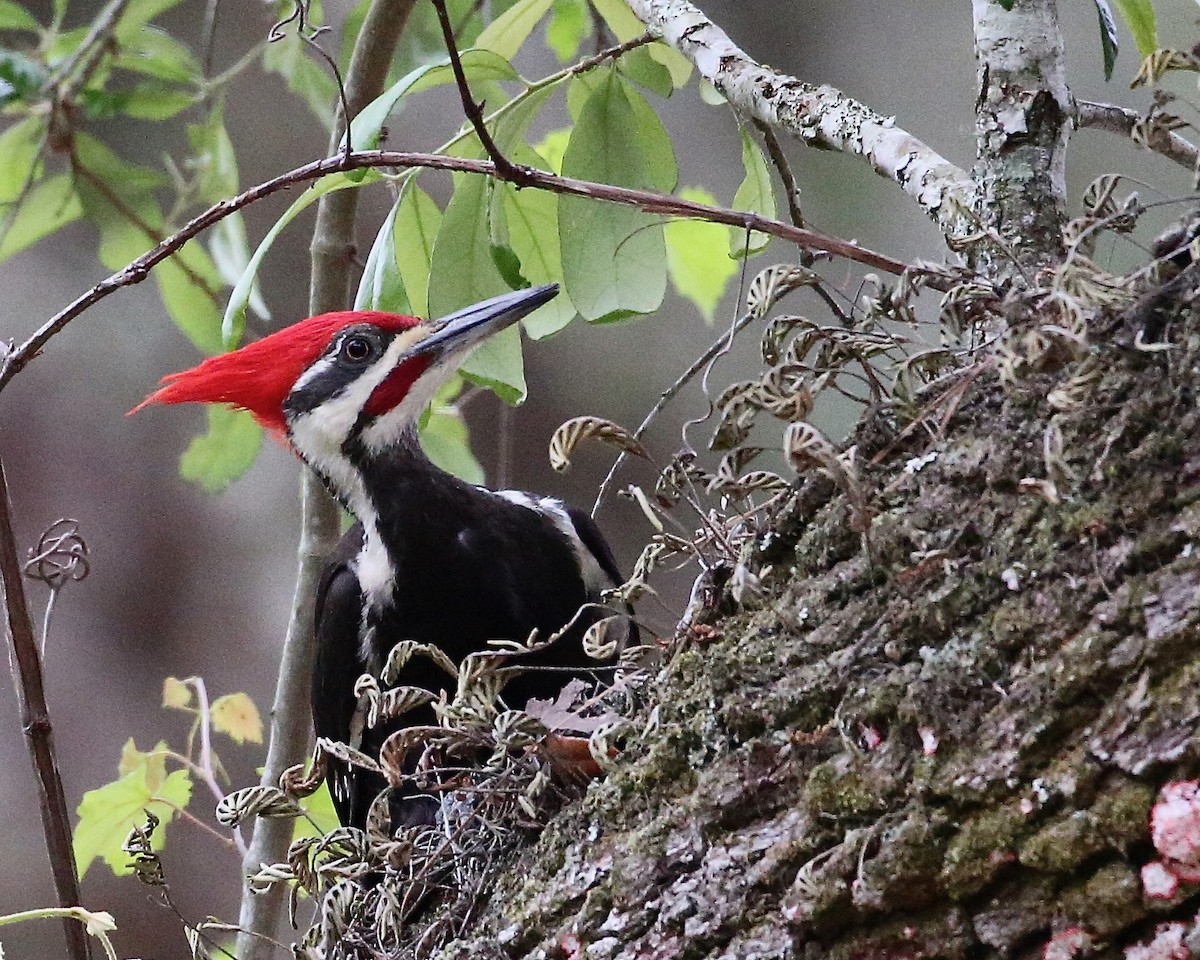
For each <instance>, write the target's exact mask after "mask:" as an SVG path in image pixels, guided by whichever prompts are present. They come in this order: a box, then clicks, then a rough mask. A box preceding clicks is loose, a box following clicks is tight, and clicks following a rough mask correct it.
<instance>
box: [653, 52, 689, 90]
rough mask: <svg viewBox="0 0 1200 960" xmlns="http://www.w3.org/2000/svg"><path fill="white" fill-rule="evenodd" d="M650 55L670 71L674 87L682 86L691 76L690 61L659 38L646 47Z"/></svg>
mask: <svg viewBox="0 0 1200 960" xmlns="http://www.w3.org/2000/svg"><path fill="white" fill-rule="evenodd" d="M646 49H647V50H648V51H650V56H651V57H653V58H654V59H655V60H657V61H658V62H659V63H661V64H662V65H663V66H664V67H666V68H667V70H668V71H670V74H671V81H672V82H673V83H674V84H675V86H676V88H679V87H682V86H684V85H685V84H686V83H687V82H688V80H690V79H691V76H692V61H691V60H689V59H688V58H687V57H685V56H684V55H683V54H682V53H680V52H679V51H678V50H676V49H675V48H674V47H668V46H667V45H666V44H665V43H663V42H662V41H661V40H655V41H654V42H653V43H652V44H650V45H649V46H648V47H646Z"/></svg>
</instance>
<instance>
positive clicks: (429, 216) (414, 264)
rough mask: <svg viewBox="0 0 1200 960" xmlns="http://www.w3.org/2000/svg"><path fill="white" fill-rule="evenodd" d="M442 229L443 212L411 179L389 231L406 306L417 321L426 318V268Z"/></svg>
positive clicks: (430, 260)
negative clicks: (405, 292)
mask: <svg viewBox="0 0 1200 960" xmlns="http://www.w3.org/2000/svg"><path fill="white" fill-rule="evenodd" d="M441 225H442V211H441V210H440V209H438V205H437V204H436V203H434V201H433V198H432V197H431V196H429V194H427V193H426V192H425V191H424V190H422V189H421V188H420V187H418V186H417V181H416V179H415V178H414V179H411V180H409V181H408V183H406V184H405V185H404V189H403V190H402V191H401V192H400V201H399V204H398V206H397V209H396V227H395V229H394V230H393V231H392V240H393V243H394V250H393V255H394V256H395V258H396V267H397V269H399V271H400V278H401V280H402V281H403V283H404V289H405V290H406V291H408V302H409V303H410V304H411V305H412V311H413V313H414V314H416V315H417V316H418V317H427V316H428V315H429V265H430V263H431V262H432V259H433V244H434V241H435V240H436V239H437V235H438V229H439V228H440V227H441Z"/></svg>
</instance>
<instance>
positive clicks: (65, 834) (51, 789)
mask: <svg viewBox="0 0 1200 960" xmlns="http://www.w3.org/2000/svg"><path fill="white" fill-rule="evenodd" d="M0 579H2V581H3V585H4V604H5V620H6V623H7V626H8V636H9V640H10V642H11V643H12V652H13V656H14V658H15V659H16V663H17V670H16V675H15V676H14V677H13V681H14V683H15V685H16V688H17V700H18V701H19V702H20V704H21V728H22V729H23V730H24V731H25V742H26V744H27V745H28V747H29V759H30V760H32V761H33V773H34V776H35V777H36V778H37V785H38V799H39V803H38V808H39V809H40V810H41V813H42V831H43V833H44V834H45V836H46V852H47V853H48V854H49V855H50V869H51V871H52V872H53V874H54V887H55V890H56V891H57V893H58V902H59V905H60V906H61V907H63V908H64V909H72V908H78V907H80V906H82V901H81V900H80V897H79V881H78V879H77V877H78V871H77V870H76V868H75V852H74V849H73V848H72V846H71V820H70V817H69V816H68V814H67V798H66V795H65V794H64V793H63V785H62V778H61V777H59V775H58V761H57V760H56V759H55V755H54V730H53V728H52V727H51V725H50V710H49V708H48V707H47V706H46V690H45V686H44V684H43V682H42V661H41V658H40V657H39V656H38V646H37V640H36V639H35V637H34V632H33V623H32V622H31V620H30V619H29V607H28V605H27V604H26V601H25V586H24V584H23V583H22V582H21V562H20V560H19V559H18V556H17V542H16V538H15V536H14V534H13V525H12V504H11V503H10V502H9V499H8V481H7V480H6V478H5V476H4V464H3V463H0ZM63 930H64V932H65V933H66V935H67V945H68V946H69V947H70V950H71V956H72V957H73V958H75V960H88V956H89V954H90V950H89V948H88V939H87V935H86V933H85V932H84V929H83V927H81V926H80V925H79V924H78V923H75V922H73V921H72V920H70V919H64V920H63Z"/></svg>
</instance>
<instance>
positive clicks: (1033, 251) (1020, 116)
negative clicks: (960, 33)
mask: <svg viewBox="0 0 1200 960" xmlns="http://www.w3.org/2000/svg"><path fill="white" fill-rule="evenodd" d="M972 10H973V12H974V25H975V59H976V63H977V64H978V70H979V95H978V100H977V101H976V105H975V107H976V114H975V134H976V164H975V169H974V171H973V176H974V180H975V188H976V205H975V211H976V213H977V214H978V216H979V220H980V224H981V226H982V227H984V228H985V229H986V230H988V231H990V232H992V233H993V234H994V236H995V237H996V238H997V239H998V241H999V242H998V243H993V242H984V243H981V244H979V245H978V246H977V247H975V249H974V254H973V260H974V265H975V266H977V267H979V268H980V269H982V270H983V272H984V273H985V274H987V275H989V276H992V277H995V278H997V279H999V280H1004V279H1006V278H1009V277H1012V276H1014V275H1019V274H1022V273H1023V274H1025V278H1026V279H1029V278H1030V277H1032V275H1033V274H1035V273H1036V272H1037V271H1038V270H1039V269H1041V268H1043V267H1052V266H1054V265H1055V264H1056V263H1058V262H1059V260H1061V258H1062V253H1063V241H1062V227H1063V223H1064V217H1065V213H1064V211H1065V204H1066V196H1067V182H1066V166H1067V136H1068V133H1069V131H1070V123H1069V119H1070V115H1071V99H1070V93H1069V92H1068V90H1067V81H1066V66H1065V63H1064V60H1063V45H1062V31H1061V30H1060V28H1059V23H1058V9H1057V4H1056V0H1019V2H1017V3H1014V4H1012V9H1011V10H1005V9H1004V7H1002V6H1001V5H1000V3H998V2H997V0H972Z"/></svg>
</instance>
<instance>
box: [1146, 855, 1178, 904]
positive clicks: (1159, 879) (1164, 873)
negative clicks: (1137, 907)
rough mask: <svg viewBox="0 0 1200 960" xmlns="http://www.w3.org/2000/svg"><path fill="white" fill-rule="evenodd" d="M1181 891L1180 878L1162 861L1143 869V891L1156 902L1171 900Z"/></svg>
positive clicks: (1147, 865)
mask: <svg viewBox="0 0 1200 960" xmlns="http://www.w3.org/2000/svg"><path fill="white" fill-rule="evenodd" d="M1178 889H1179V878H1178V877H1177V876H1175V874H1173V873H1172V872H1171V871H1170V869H1168V867H1167V865H1166V864H1165V863H1163V862H1162V861H1160V860H1155V861H1154V862H1153V863H1147V864H1145V865H1144V866H1143V867H1142V890H1143V891H1144V892H1145V894H1146V896H1148V897H1153V898H1154V899H1155V900H1170V899H1171V898H1172V897H1173V896H1175V891H1176V890H1178Z"/></svg>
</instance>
